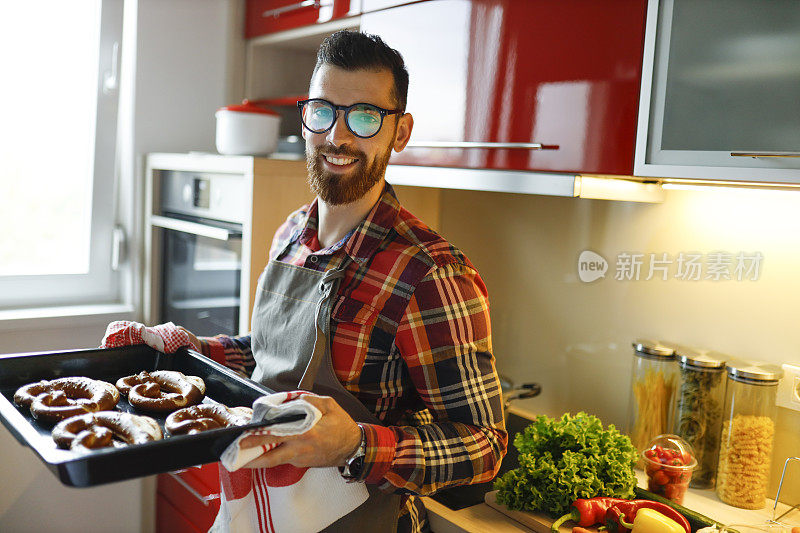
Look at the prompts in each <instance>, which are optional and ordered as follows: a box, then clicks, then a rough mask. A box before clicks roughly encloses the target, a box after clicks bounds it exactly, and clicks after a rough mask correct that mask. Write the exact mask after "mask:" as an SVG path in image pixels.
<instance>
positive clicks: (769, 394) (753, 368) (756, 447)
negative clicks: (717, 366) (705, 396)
mask: <svg viewBox="0 0 800 533" xmlns="http://www.w3.org/2000/svg"><path fill="white" fill-rule="evenodd" d="M726 368H727V370H728V385H727V390H726V392H725V407H724V411H723V422H722V436H721V439H720V450H719V465H718V467H717V495H718V496H719V499H720V500H722V501H723V502H725V503H727V504H728V505H733V506H734V507H741V508H742V509H761V508H762V507H764V505H765V503H766V497H767V486H768V484H769V471H770V467H771V464H772V443H773V440H774V437H775V417H776V416H777V407H776V406H775V396H776V393H777V390H778V381H779V380H780V378H781V376H782V375H783V370H782V369H781V368H780V367H779V366H776V365H769V364H766V363H759V362H753V361H744V362H742V361H739V362H729V363H728V364H727V366H726Z"/></svg>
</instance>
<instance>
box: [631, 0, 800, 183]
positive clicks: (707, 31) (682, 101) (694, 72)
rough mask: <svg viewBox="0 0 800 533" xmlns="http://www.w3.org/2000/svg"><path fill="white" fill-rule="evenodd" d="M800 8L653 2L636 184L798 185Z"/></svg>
mask: <svg viewBox="0 0 800 533" xmlns="http://www.w3.org/2000/svg"><path fill="white" fill-rule="evenodd" d="M798 169H800V3H798V2H797V1H796V0H772V1H770V2H763V1H760V0H727V1H726V2H724V5H723V4H720V3H718V2H710V1H698V0H662V1H657V0H653V1H651V2H650V4H649V6H648V15H647V34H646V41H645V58H644V70H643V78H642V95H641V104H640V113H639V130H638V137H637V144H636V165H635V174H636V175H637V176H661V177H675V178H700V179H718V180H731V181H739V180H741V181H761V182H779V183H799V182H800V173H799V172H798V171H797V170H798Z"/></svg>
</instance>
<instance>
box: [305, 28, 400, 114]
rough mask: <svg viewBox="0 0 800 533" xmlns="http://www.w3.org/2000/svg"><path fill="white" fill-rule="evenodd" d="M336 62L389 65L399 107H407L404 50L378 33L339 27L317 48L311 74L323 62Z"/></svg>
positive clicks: (370, 66) (355, 65)
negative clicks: (389, 44) (392, 46)
mask: <svg viewBox="0 0 800 533" xmlns="http://www.w3.org/2000/svg"><path fill="white" fill-rule="evenodd" d="M323 64H327V65H333V66H335V67H339V68H343V69H346V70H359V69H364V70H381V69H386V70H388V71H390V72H391V73H392V76H393V77H394V90H393V91H392V92H393V94H392V96H393V97H394V99H395V101H396V102H397V104H396V105H397V108H398V109H402V110H403V111H405V110H406V100H407V98H408V70H406V65H405V62H404V61H403V56H401V55H400V52H398V51H397V50H395V49H394V48H391V47H390V46H388V45H387V44H386V43H385V42H383V40H382V39H381V38H380V37H378V36H377V35H370V34H368V33H362V32H358V31H347V30H342V31H337V32H336V33H334V34H332V35H330V36H328V37H327V38H326V39H325V40H324V41H323V42H322V44H321V45H320V47H319V50H318V51H317V64H316V65H315V66H314V72H312V73H311V77H312V78H313V77H314V74H316V73H317V71H318V70H319V68H320V67H321V66H322V65H323Z"/></svg>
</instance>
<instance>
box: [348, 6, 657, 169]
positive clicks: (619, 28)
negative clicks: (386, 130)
mask: <svg viewBox="0 0 800 533" xmlns="http://www.w3.org/2000/svg"><path fill="white" fill-rule="evenodd" d="M371 3H375V4H377V3H381V2H378V1H377V0H373V1H370V0H365V2H364V10H365V11H368V9H367V7H368V6H369V4H371ZM382 3H384V4H390V3H397V2H382ZM645 12H646V6H645V3H644V2H643V1H642V0H606V1H603V2H586V1H585V0H525V1H519V0H435V1H428V2H419V3H412V4H409V5H402V6H400V7H394V8H391V9H383V10H379V11H375V12H366V13H364V14H362V16H361V24H360V29H361V30H362V31H365V32H367V33H374V34H378V35H380V36H381V37H382V38H383V39H384V40H385V41H386V42H387V43H388V44H389V45H390V46H392V47H393V48H397V49H398V50H400V51H401V53H402V54H403V56H404V58H405V61H406V64H407V67H408V71H409V75H410V84H409V93H408V105H407V111H408V112H409V113H411V114H412V115H413V116H414V130H413V133H412V138H411V144H410V145H409V147H408V148H407V149H406V150H405V151H403V152H402V153H400V154H394V155H393V156H392V160H391V161H392V163H399V164H405V165H427V166H446V167H460V168H480V169H499V170H533V171H556V172H569V173H587V174H621V175H630V174H632V173H633V159H634V144H635V137H636V120H637V117H636V115H637V108H638V100H639V88H640V79H641V66H642V50H643V41H644V23H645Z"/></svg>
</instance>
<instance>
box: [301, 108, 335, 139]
mask: <svg viewBox="0 0 800 533" xmlns="http://www.w3.org/2000/svg"><path fill="white" fill-rule="evenodd" d="M335 119H336V110H335V109H333V108H332V107H331V106H330V105H328V104H326V103H325V102H316V101H312V102H309V103H307V104H306V105H305V107H303V123H304V124H305V125H306V127H307V128H308V129H310V130H311V131H315V132H321V131H325V130H327V129H328V128H330V127H331V125H332V124H333V121H334V120H335Z"/></svg>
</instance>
